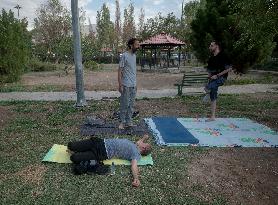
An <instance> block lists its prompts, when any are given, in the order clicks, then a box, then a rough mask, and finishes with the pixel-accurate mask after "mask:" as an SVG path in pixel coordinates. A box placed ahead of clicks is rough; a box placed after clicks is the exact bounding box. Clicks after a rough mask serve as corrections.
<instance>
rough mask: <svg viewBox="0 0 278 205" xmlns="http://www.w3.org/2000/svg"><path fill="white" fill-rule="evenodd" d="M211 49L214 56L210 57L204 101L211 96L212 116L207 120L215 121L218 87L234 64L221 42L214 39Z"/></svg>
mask: <svg viewBox="0 0 278 205" xmlns="http://www.w3.org/2000/svg"><path fill="white" fill-rule="evenodd" d="M209 50H210V52H211V53H212V56H211V57H210V58H209V61H208V66H207V70H208V77H209V82H208V84H207V85H206V86H205V92H206V94H207V95H206V96H205V97H204V101H207V100H208V99H209V98H210V101H211V116H210V118H209V119H208V120H207V121H214V120H215V112H216V99H217V95H218V87H219V86H221V85H223V84H224V83H225V81H226V80H227V77H228V73H229V72H230V71H231V70H232V66H231V63H230V60H229V59H228V58H227V56H226V55H225V54H224V53H223V51H222V49H221V44H220V43H219V42H217V41H212V42H211V43H210V46H209Z"/></svg>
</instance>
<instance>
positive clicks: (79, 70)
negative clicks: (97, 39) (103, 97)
mask: <svg viewBox="0 0 278 205" xmlns="http://www.w3.org/2000/svg"><path fill="white" fill-rule="evenodd" d="M71 14H72V31H73V40H74V41H73V42H74V43H73V44H74V63H75V78H76V92H77V102H76V107H84V106H86V105H87V103H86V99H85V95H84V83H83V67H82V54H81V40H80V27H79V9H78V0H71Z"/></svg>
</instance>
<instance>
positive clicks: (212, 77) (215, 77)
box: [210, 75, 218, 80]
mask: <svg viewBox="0 0 278 205" xmlns="http://www.w3.org/2000/svg"><path fill="white" fill-rule="evenodd" d="M217 78H218V76H217V75H213V76H211V77H210V79H213V80H215V79H217Z"/></svg>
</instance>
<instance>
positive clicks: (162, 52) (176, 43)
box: [140, 32, 185, 69]
mask: <svg viewBox="0 0 278 205" xmlns="http://www.w3.org/2000/svg"><path fill="white" fill-rule="evenodd" d="M184 45H185V43H184V42H182V41H181V40H178V39H176V38H174V37H172V36H170V35H169V34H166V33H165V32H162V33H160V34H158V35H155V36H153V37H151V38H149V39H147V40H145V41H143V42H141V43H140V46H141V48H142V58H141V68H142V69H143V68H144V67H145V65H149V67H150V69H151V67H152V66H153V67H154V68H170V67H177V68H179V67H180V61H181V46H184ZM176 47H178V54H177V53H172V51H173V50H174V48H176Z"/></svg>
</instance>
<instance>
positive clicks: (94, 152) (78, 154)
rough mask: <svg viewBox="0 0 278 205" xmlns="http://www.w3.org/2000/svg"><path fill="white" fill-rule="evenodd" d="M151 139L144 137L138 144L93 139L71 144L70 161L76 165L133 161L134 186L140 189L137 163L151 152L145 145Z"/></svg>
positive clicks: (126, 141)
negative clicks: (117, 159)
mask: <svg viewBox="0 0 278 205" xmlns="http://www.w3.org/2000/svg"><path fill="white" fill-rule="evenodd" d="M148 138H149V136H148V135H144V136H143V137H142V138H141V139H140V140H138V141H137V142H136V143H133V142H131V141H130V140H128V139H100V138H97V137H92V138H90V139H85V140H81V141H77V142H69V143H68V149H69V151H70V153H71V154H72V155H71V157H70V159H71V161H72V162H73V163H74V164H79V163H81V162H83V161H88V160H96V161H97V162H102V161H103V160H106V159H111V158H120V159H126V160H129V161H131V171H132V175H133V181H132V185H133V186H134V187H138V186H139V185H140V181H139V169H138V166H137V162H138V161H139V160H140V159H141V155H142V156H146V155H148V154H150V152H151V149H152V148H151V145H150V144H148V143H145V140H147V139H148Z"/></svg>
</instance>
